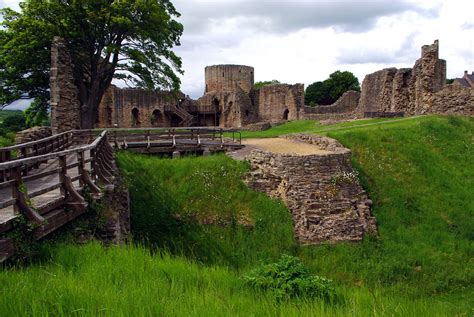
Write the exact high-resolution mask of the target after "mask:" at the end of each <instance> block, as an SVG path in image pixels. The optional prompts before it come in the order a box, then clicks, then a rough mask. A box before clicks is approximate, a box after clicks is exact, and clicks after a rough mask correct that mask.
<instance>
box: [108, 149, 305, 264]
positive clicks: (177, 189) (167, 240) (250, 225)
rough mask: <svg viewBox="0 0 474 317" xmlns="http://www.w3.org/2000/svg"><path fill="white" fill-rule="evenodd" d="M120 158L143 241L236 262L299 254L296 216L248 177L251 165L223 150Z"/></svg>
mask: <svg viewBox="0 0 474 317" xmlns="http://www.w3.org/2000/svg"><path fill="white" fill-rule="evenodd" d="M117 158H118V164H119V166H120V168H121V169H122V170H123V171H124V173H125V177H126V179H127V182H128V184H129V188H130V199H131V224H132V231H133V234H134V237H135V239H136V240H137V241H142V242H145V243H147V244H148V245H150V246H151V247H153V248H164V249H168V250H169V251H170V252H172V253H174V254H185V255H186V256H188V257H191V258H194V259H196V260H198V261H200V262H204V263H220V264H225V265H229V266H231V267H236V268H242V267H246V266H249V265H252V263H256V262H258V261H260V260H265V261H273V260H276V259H277V258H278V257H279V256H280V254H281V252H285V253H295V252H296V243H295V241H294V238H293V225H292V220H291V216H290V214H289V213H288V211H287V209H286V207H285V206H284V205H283V204H282V203H280V202H277V201H274V200H271V199H269V198H268V197H266V196H265V195H263V194H261V193H256V192H254V191H252V190H250V189H249V188H248V187H247V186H246V185H245V184H244V183H243V182H242V180H241V178H242V176H243V174H244V173H245V172H246V171H247V169H248V167H247V165H246V164H244V163H242V162H237V161H234V160H232V159H230V158H229V157H227V156H225V155H215V156H211V157H187V158H181V159H173V160H170V159H159V158H156V157H148V156H141V155H134V154H130V153H126V152H122V153H119V155H118V156H117Z"/></svg>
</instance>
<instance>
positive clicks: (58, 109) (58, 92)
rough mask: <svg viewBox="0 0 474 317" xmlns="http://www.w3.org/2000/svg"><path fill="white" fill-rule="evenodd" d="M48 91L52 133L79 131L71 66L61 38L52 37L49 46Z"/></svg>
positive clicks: (78, 116) (77, 105) (79, 123)
mask: <svg viewBox="0 0 474 317" xmlns="http://www.w3.org/2000/svg"><path fill="white" fill-rule="evenodd" d="M50 89H51V128H52V131H53V133H60V132H64V131H69V130H71V129H80V127H81V115H80V111H81V110H80V102H79V94H78V89H77V87H76V85H75V83H74V76H73V64H72V60H71V56H70V55H69V51H68V49H67V47H66V42H65V41H64V39H63V38H61V37H54V40H53V44H52V46H51V70H50Z"/></svg>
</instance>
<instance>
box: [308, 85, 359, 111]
mask: <svg viewBox="0 0 474 317" xmlns="http://www.w3.org/2000/svg"><path fill="white" fill-rule="evenodd" d="M359 99H360V92H358V91H354V90H349V91H346V92H345V93H344V94H343V95H342V96H341V97H340V98H339V99H338V100H337V101H336V102H335V103H333V104H332V105H328V106H316V107H308V106H304V107H303V109H302V112H301V116H302V117H305V115H307V114H329V113H350V112H353V111H354V110H355V109H356V108H357V106H358V105H359Z"/></svg>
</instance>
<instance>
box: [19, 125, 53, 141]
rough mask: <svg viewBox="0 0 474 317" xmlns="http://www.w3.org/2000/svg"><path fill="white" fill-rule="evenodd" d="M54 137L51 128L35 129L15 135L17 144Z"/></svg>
mask: <svg viewBox="0 0 474 317" xmlns="http://www.w3.org/2000/svg"><path fill="white" fill-rule="evenodd" d="M51 135H53V132H52V130H51V127H33V128H29V129H26V130H23V131H20V132H17V133H16V135H15V144H21V143H27V142H32V141H36V140H41V139H44V138H47V137H49V136H51Z"/></svg>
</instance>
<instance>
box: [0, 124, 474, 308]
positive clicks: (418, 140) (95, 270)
mask: <svg viewBox="0 0 474 317" xmlns="http://www.w3.org/2000/svg"><path fill="white" fill-rule="evenodd" d="M373 123H375V124H373ZM309 128H311V129H314V130H312V131H309V132H316V131H315V130H316V129H320V130H319V133H322V134H327V135H329V136H330V137H334V138H336V139H338V140H339V141H341V142H342V143H343V144H344V145H346V146H347V147H350V148H351V149H352V151H353V162H354V165H355V166H356V168H357V169H358V170H359V171H360V175H361V180H362V182H363V185H364V187H365V188H366V189H367V190H368V191H369V194H370V197H371V199H373V200H374V207H373V213H374V214H375V216H376V217H377V221H378V229H379V234H378V236H376V237H367V238H366V239H365V240H364V241H363V242H362V243H360V244H344V243H343V244H338V245H322V246H317V247H297V246H296V245H295V242H294V240H293V237H292V226H291V218H290V217H289V213H288V211H287V210H286V208H284V206H282V205H281V204H280V203H278V202H275V201H272V200H270V199H269V198H267V197H266V196H264V195H262V194H258V193H255V192H253V191H251V190H249V189H248V188H246V187H245V186H244V185H243V183H242V182H241V181H240V178H241V177H242V176H243V175H244V173H245V172H246V171H247V168H248V167H247V166H246V165H245V164H244V163H241V162H236V161H233V160H231V159H230V158H228V157H226V156H222V155H219V156H212V157H205V158H181V159H177V160H176V159H175V160H168V159H158V158H154V157H146V156H139V155H132V154H129V153H120V154H119V155H118V163H119V165H120V167H121V169H122V171H124V173H125V177H126V179H127V181H128V182H129V185H130V195H131V202H132V205H131V208H132V227H133V232H134V238H135V241H136V242H138V243H139V244H140V245H145V246H146V248H144V247H142V246H140V245H139V246H133V247H132V246H129V247H121V248H110V249H104V248H102V247H100V246H98V245H96V244H91V245H86V246H83V247H79V246H68V245H61V246H58V247H57V248H55V249H54V251H53V255H52V257H51V261H48V262H45V263H44V264H43V265H35V266H32V267H30V268H26V269H18V270H6V271H3V272H1V273H0V285H2V286H1V287H0V294H1V296H0V315H45V314H46V313H49V314H53V315H66V314H75V315H114V316H115V315H131V314H132V315H173V316H174V315H180V316H189V315H199V316H213V315H216V316H217V315H242V316H260V315H269V316H275V315H281V316H292V315H294V316H296V315H297V316H307V315H329V316H347V315H350V316H447V315H454V314H458V316H470V315H472V313H473V308H474V302H473V300H472V299H473V298H474V287H473V285H474V270H473V264H474V262H473V261H474V235H473V232H474V231H473V228H474V222H473V221H474V215H473V213H474V199H473V193H474V166H473V165H472V159H471V158H472V157H473V155H474V144H473V142H474V120H473V119H472V118H456V117H420V118H407V119H403V120H401V121H395V120H375V121H374V120H372V121H362V122H361V121H358V122H353V123H344V124H340V125H333V126H325V127H320V126H315V123H314V122H310V121H303V122H291V123H288V125H283V126H280V127H275V128H273V129H271V130H268V132H267V131H265V132H266V133H268V135H271V136H275V135H279V134H281V133H293V132H302V131H301V130H305V129H309ZM323 129H324V131H323ZM282 131H284V132H282ZM306 132H308V131H306ZM246 136H247V137H257V136H258V137H261V136H262V135H261V134H260V132H259V133H253V134H252V133H248V134H247V135H246ZM150 247H151V250H152V251H153V252H151V253H152V254H155V253H156V254H155V255H150V251H149V250H150V249H149V248H150ZM163 250H167V251H166V252H167V253H166V254H172V256H168V255H165V256H163V255H160V254H162V252H163ZM283 253H287V254H293V255H297V256H299V257H300V258H302V259H303V260H304V262H305V263H306V264H307V265H308V266H309V267H310V270H311V271H312V273H314V274H318V275H320V276H324V277H328V278H331V279H333V280H334V281H335V283H336V285H337V288H338V290H339V291H340V292H342V293H343V294H344V297H345V298H346V303H345V304H338V305H332V306H331V305H327V304H325V303H323V302H321V301H318V300H313V301H304V300H297V299H295V300H291V301H288V302H280V303H279V302H275V300H273V299H272V298H270V297H268V294H266V293H262V292H254V291H252V290H251V289H249V288H247V287H246V286H244V285H243V284H242V281H241V279H240V277H241V276H242V274H244V273H245V272H247V271H248V270H249V269H251V268H253V267H255V266H256V265H257V264H258V263H268V262H272V261H274V260H275V259H276V258H278V257H279V256H280V255H281V254H283ZM176 255H178V257H176ZM45 285H47V287H46V288H45V287H44V286H45Z"/></svg>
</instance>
